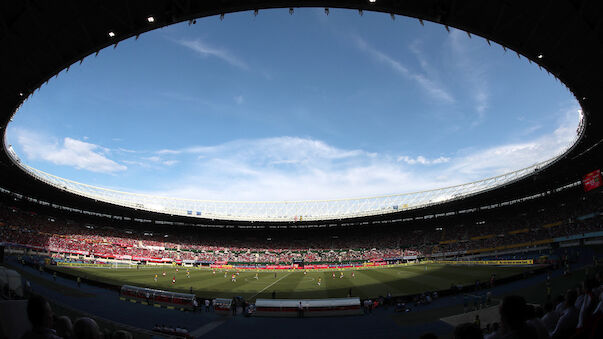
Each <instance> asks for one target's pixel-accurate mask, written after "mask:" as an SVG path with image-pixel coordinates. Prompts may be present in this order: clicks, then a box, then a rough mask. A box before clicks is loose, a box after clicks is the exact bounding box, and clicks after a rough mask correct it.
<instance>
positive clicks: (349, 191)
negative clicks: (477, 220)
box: [147, 110, 577, 201]
mask: <svg viewBox="0 0 603 339" xmlns="http://www.w3.org/2000/svg"><path fill="white" fill-rule="evenodd" d="M574 113H575V111H573V110H572V112H569V111H568V113H567V114H566V115H565V116H564V117H563V118H562V119H561V120H560V122H559V127H558V128H557V129H556V130H555V131H553V132H552V133H550V134H547V135H544V136H541V137H537V138H533V139H531V140H527V141H524V142H520V143H508V144H504V145H499V146H496V147H490V148H482V149H474V150H471V151H459V152H457V153H455V154H451V155H448V156H439V157H434V158H429V157H427V156H424V155H418V156H409V155H401V156H393V155H388V154H381V153H374V152H367V151H365V150H361V149H342V148H338V147H335V146H333V145H329V144H327V143H325V142H323V141H319V140H313V139H307V138H297V137H278V138H265V139H253V140H235V141H231V142H227V143H224V144H219V145H215V146H196V147H188V148H183V149H179V150H163V153H164V154H166V152H167V154H171V155H178V156H180V158H179V159H184V158H189V159H193V160H191V163H192V169H191V170H189V171H188V172H187V173H183V174H182V175H179V176H176V177H178V178H179V179H177V180H173V181H170V182H167V183H166V184H165V185H164V186H162V187H160V188H158V189H157V190H153V191H152V192H149V191H147V193H151V194H159V195H167V196H178V197H187V198H196V199H216V200H252V201H253V200H255V201H257V200H300V199H332V198H349V197H362V196H375V195H379V194H390V193H404V192H414V191H420V190H425V189H432V188H439V187H445V186H449V185H456V184H462V183H467V182H471V181H475V180H479V179H484V178H487V177H491V176H494V175H498V174H502V173H505V172H509V171H513V170H518V169H521V168H524V167H527V166H530V165H533V164H535V163H537V162H540V161H544V160H547V159H549V158H550V157H552V156H554V155H557V154H559V153H560V152H562V151H563V150H565V149H566V147H567V146H568V145H569V142H570V141H571V140H573V138H574V137H575V130H576V126H577V121H576V116H575V114H574ZM191 155H195V156H194V157H193V156H191ZM183 162H184V160H183Z"/></svg>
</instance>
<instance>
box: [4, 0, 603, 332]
mask: <svg viewBox="0 0 603 339" xmlns="http://www.w3.org/2000/svg"><path fill="white" fill-rule="evenodd" d="M300 7H315V8H321V9H323V8H324V11H325V13H326V14H327V15H328V13H329V10H328V9H329V8H331V9H333V8H342V9H351V10H355V11H359V13H360V14H362V11H375V12H381V13H385V14H388V15H391V17H392V18H395V17H396V16H404V17H410V18H415V19H416V20H420V22H421V24H423V21H426V22H427V21H428V22H433V23H436V24H439V25H442V26H443V27H444V28H445V29H446V30H449V29H450V28H455V29H459V30H462V31H464V32H466V33H467V35H474V36H476V37H481V38H483V39H485V40H486V41H487V42H488V44H490V43H496V44H499V45H501V46H503V47H504V48H505V49H509V50H510V51H513V52H514V53H516V54H517V57H519V58H523V59H527V60H529V61H530V62H531V63H533V64H535V65H537V66H538V67H540V68H541V69H542V70H543V71H546V72H548V73H550V74H551V75H552V76H554V77H555V78H556V79H557V80H559V81H560V82H561V83H562V84H563V85H565V86H566V87H567V88H568V89H569V91H570V92H571V93H572V94H573V96H574V97H575V98H576V100H577V102H578V103H579V105H580V108H581V111H582V118H581V121H580V124H579V127H578V130H577V134H576V138H575V141H574V142H573V143H572V144H571V146H570V147H569V148H568V149H567V150H565V151H564V152H563V153H562V154H560V155H558V156H555V157H554V158H552V159H549V160H546V161H544V162H540V163H537V164H535V165H532V166H529V167H526V168H522V169H519V170H515V171H512V172H508V173H505V174H502V175H497V176H493V177H490V178H487V179H482V180H478V181H473V182H470V183H464V184H461V185H455V186H449V187H444V188H439V189H431V190H425V191H421V192H417V193H404V194H395V195H382V196H373V197H369V198H348V199H335V200H300V201H265V202H241V201H209V200H194V199H179V198H170V197H164V196H156V195H145V194H137V193H129V192H124V191H118V190H113V189H107V188H103V187H97V186H91V185H88V184H85V183H80V182H77V181H72V180H69V179H66V178H62V177H58V176H55V175H53V174H50V173H47V172H45V171H41V170H38V169H36V168H33V167H30V166H28V165H27V164H25V163H23V162H22V161H21V160H20V159H19V157H18V156H17V154H16V153H15V151H14V150H13V149H12V147H11V146H10V145H8V144H7V143H6V133H7V127H8V126H9V123H10V121H11V119H12V118H13V116H14V115H15V114H16V113H17V111H18V110H19V108H20V107H21V105H23V103H24V101H25V100H27V98H29V97H30V96H32V95H33V94H34V93H36V91H37V90H39V89H40V88H41V87H42V86H43V85H44V84H45V83H47V82H48V81H49V80H51V79H52V78H53V77H55V76H58V75H59V74H61V73H62V72H67V71H68V70H69V68H70V67H71V66H72V65H74V64H78V63H81V62H82V61H83V60H84V59H85V58H87V57H89V56H91V55H94V54H98V52H99V51H100V50H103V49H105V48H108V47H110V48H115V49H117V50H119V46H118V44H119V43H120V42H121V41H124V40H127V39H130V38H134V39H137V38H138V36H139V35H141V34H144V33H146V32H149V31H152V30H156V29H158V28H162V27H165V26H169V25H173V24H176V23H180V22H189V24H194V23H195V22H196V20H203V18H206V17H209V16H220V17H221V18H223V17H224V15H228V14H230V13H235V12H242V11H251V12H253V13H255V14H256V15H257V13H258V11H262V10H268V9H274V8H278V9H285V10H287V9H288V10H289V11H290V12H289V14H291V13H293V12H294V10H295V9H298V8H300ZM0 8H2V11H0V19H1V23H2V25H0V27H1V28H0V39H1V41H2V46H3V47H2V49H1V50H0V60H2V68H1V71H0V74H1V78H2V79H3V86H2V87H1V88H0V93H1V94H0V95H1V96H0V97H1V98H2V100H1V101H0V105H1V106H0V110H1V111H0V116H1V123H0V129H1V130H2V133H3V137H4V138H5V142H3V143H2V144H1V145H0V147H2V151H1V152H0V193H1V194H0V199H1V200H0V207H1V209H0V232H1V234H2V238H1V239H0V242H1V243H2V244H1V246H2V247H1V248H2V251H1V252H0V258H2V260H0V261H1V262H2V264H3V266H2V269H3V271H2V272H3V273H2V283H3V286H2V287H3V291H2V298H3V299H6V300H3V301H2V305H1V306H0V307H1V309H2V316H1V318H2V319H0V336H1V337H6V338H17V337H19V338H20V337H22V335H23V334H24V333H25V332H27V331H30V330H32V331H34V334H37V335H40V333H36V332H35V331H36V330H39V329H40V328H51V327H52V326H47V325H48V324H47V323H46V324H41V323H34V321H32V317H31V315H30V316H29V321H28V315H29V314H30V313H31V312H30V311H29V310H30V308H32V307H33V306H31V307H30V306H28V301H27V298H28V297H29V298H30V304H33V303H34V302H33V301H31V300H37V301H38V302H41V303H42V308H45V306H46V300H48V302H49V304H48V305H50V306H51V307H52V309H53V310H54V313H55V314H56V315H58V316H67V317H68V319H69V318H71V319H73V320H74V321H75V320H76V319H79V318H82V317H84V318H91V319H94V320H91V321H79V320H78V321H75V322H76V323H77V322H79V323H80V324H79V325H78V326H76V325H77V324H74V326H73V330H72V331H73V333H72V334H71V336H72V337H74V338H76V337H77V338H79V337H82V338H83V337H98V336H99V335H100V333H99V329H98V328H99V325H100V327H101V331H104V335H105V336H111V333H112V332H113V335H114V336H116V337H117V336H118V335H125V336H130V337H131V336H134V337H145V338H146V337H203V336H206V337H229V338H233V337H275V338H277V337H283V336H287V337H310V336H313V337H333V336H336V337H339V336H344V337H350V338H354V337H360V336H370V337H383V338H386V337H387V338H389V337H404V338H407V337H408V338H412V337H420V336H422V335H425V334H428V333H430V334H431V335H435V336H436V337H440V336H441V337H459V338H461V337H462V338H464V337H469V336H468V335H469V334H467V333H465V334H464V335H465V336H462V335H463V334H462V333H460V332H459V331H457V330H458V329H459V328H460V329H461V330H462V329H463V326H464V325H463V324H465V325H466V323H471V324H473V325H468V326H465V327H464V329H465V330H467V331H471V330H475V327H477V328H478V332H479V334H480V335H482V337H483V335H493V336H494V337H495V335H497V333H496V330H494V329H492V328H491V325H492V327H493V326H494V324H496V326H497V327H500V326H502V329H501V331H503V332H499V334H498V335H499V336H500V335H501V334H500V333H503V334H504V333H506V335H509V336H510V337H520V336H522V335H524V336H525V335H531V334H532V333H533V332H530V331H535V330H534V329H533V328H532V327H531V326H532V325H526V324H528V323H529V321H531V320H534V317H535V316H534V315H532V316H528V315H527V314H528V313H530V312H535V309H538V307H540V308H541V309H540V311H542V312H544V311H543V310H542V308H544V309H547V307H546V304H547V302H548V303H551V302H553V301H556V302H560V303H558V304H557V303H556V304H554V305H558V306H559V308H560V310H559V314H558V315H557V317H558V318H560V317H562V316H564V315H566V314H569V312H570V311H571V310H573V312H575V313H577V314H579V316H578V315H576V316H575V318H576V323H575V324H573V326H569V327H566V328H557V327H556V325H557V323H556V322H555V323H554V324H553V327H552V328H550V327H547V331H548V333H547V334H549V335H551V337H556V338H565V337H572V336H580V337H584V338H596V337H600V334H601V331H603V326H601V324H602V320H601V319H603V318H602V314H601V307H600V305H601V304H600V301H601V300H600V293H601V280H600V275H597V273H598V272H600V270H601V267H600V266H598V262H599V259H598V258H600V257H601V252H602V250H603V247H601V244H602V243H603V228H602V226H601V225H602V224H601V216H602V214H603V210H602V207H601V206H602V205H601V203H602V201H603V195H602V193H603V190H602V189H601V188H600V187H599V186H601V181H602V178H601V170H600V168H601V160H602V155H603V149H602V148H603V145H602V141H603V132H602V131H603V128H602V127H603V121H601V113H599V111H600V110H601V109H603V103H602V102H601V100H602V99H601V96H600V95H599V94H600V91H601V90H602V89H603V82H602V81H601V76H600V74H602V73H603V72H602V73H599V72H598V71H597V69H601V67H602V66H601V63H600V60H601V58H602V57H603V25H602V24H601V19H600V16H601V13H603V4H601V3H600V2H598V1H594V0H593V1H588V0H582V1H569V0H568V1H555V2H550V1H530V2H526V3H523V2H522V3H519V2H517V3H509V2H506V1H488V2H483V1H462V2H461V1H453V0H450V1H448V0H430V1H394V0H376V1H372V0H371V1H365V0H358V1H236V0H233V1H184V0H183V1H126V2H123V1H109V2H106V1H105V2H102V3H97V2H86V1H84V2H82V1H80V2H76V1H66V2H61V3H54V2H49V1H24V2H23V1H9V2H5V3H3V4H1V5H0ZM376 193H378V192H376ZM597 279H599V280H597ZM582 282H583V285H582V287H581V288H578V292H577V293H576V292H575V291H576V289H575V287H576V285H579V284H581V283H582ZM569 289H571V291H569V292H567V291H568V290H569ZM572 291H574V292H572ZM576 294H579V295H576ZM40 295H41V296H43V297H44V298H45V299H42V301H40V299H39V298H38V297H37V296H40ZM558 295H562V298H561V299H554V298H557V296H558ZM513 296H520V297H521V300H519V301H518V298H514V297H513ZM36 298H37V299H36ZM576 299H577V300H579V301H580V303H579V302H578V301H576ZM206 301H207V302H208V303H209V304H206ZM568 301H574V302H575V306H571V305H573V303H572V302H569V303H568ZM564 302H565V304H568V305H570V306H567V307H566V308H564V307H565V306H564V305H565V304H564ZM513 303H515V304H513ZM526 303H527V304H529V305H533V306H531V311H527V310H528V309H530V307H528V306H526ZM206 305H207V306H206ZM501 305H502V306H501ZM505 305H506V306H507V308H505ZM509 305H511V306H509ZM499 306H500V311H499ZM597 306H599V307H597ZM572 307H573V308H572ZM570 308H571V310H570V311H567V310H568V309H570ZM504 310H506V311H507V313H504V312H505V311H504ZM509 310H511V311H509ZM499 312H500V314H499ZM509 314H515V315H516V316H517V317H519V320H517V321H515V322H512V321H510V318H512V317H511V316H510V315H509ZM547 314H548V313H547ZM340 316H342V317H340ZM542 316H543V317H542V319H544V314H542ZM301 317H303V318H304V319H303V320H301V319H283V318H301ZM517 317H516V318H514V319H517ZM306 318H308V319H306ZM480 318H481V319H482V320H481V323H480V322H479V319H480ZM475 319H478V322H477V325H476V321H475ZM528 319H530V320H528ZM578 319H579V320H578ZM54 322H55V324H59V319H58V318H57V319H56V320H55V321H54ZM90 322H95V323H97V324H98V325H94V326H96V330H94V326H92V325H90ZM32 325H33V326H32ZM87 325H90V326H92V328H93V330H94V331H95V333H93V334H91V333H83V332H81V331H78V329H81V327H86V326H87ZM486 325H487V328H486ZM547 325H548V324H547ZM55 330H57V332H54V330H53V333H58V327H57V328H55ZM120 331H121V332H120ZM124 331H125V332H124ZM504 331H507V332H504ZM84 332H85V331H84ZM124 333H125V334H124ZM473 334H475V333H473ZM59 335H60V336H63V335H62V334H61V333H59ZM65 336H67V335H65ZM432 337H433V336H432ZM471 337H472V338H473V336H471ZM476 337H480V336H476Z"/></svg>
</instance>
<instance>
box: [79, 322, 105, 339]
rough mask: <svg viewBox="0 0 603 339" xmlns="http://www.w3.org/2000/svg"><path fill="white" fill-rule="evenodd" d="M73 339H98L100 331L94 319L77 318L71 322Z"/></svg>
mask: <svg viewBox="0 0 603 339" xmlns="http://www.w3.org/2000/svg"><path fill="white" fill-rule="evenodd" d="M73 338H74V339H100V338H101V332H100V329H99V327H98V324H97V323H96V321H94V320H93V319H90V318H79V319H78V320H76V321H75V323H74V324H73Z"/></svg>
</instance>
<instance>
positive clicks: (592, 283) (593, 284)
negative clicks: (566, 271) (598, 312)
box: [584, 278, 599, 293]
mask: <svg viewBox="0 0 603 339" xmlns="http://www.w3.org/2000/svg"><path fill="white" fill-rule="evenodd" d="M598 286H599V284H598V283H597V280H596V279H595V278H588V279H586V280H584V291H585V292H586V293H590V292H592V290H593V289H595V288H597V287H598Z"/></svg>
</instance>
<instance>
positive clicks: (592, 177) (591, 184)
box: [582, 169, 603, 192]
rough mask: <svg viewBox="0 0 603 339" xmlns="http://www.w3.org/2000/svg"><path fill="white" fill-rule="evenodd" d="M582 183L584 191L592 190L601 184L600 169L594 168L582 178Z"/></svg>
mask: <svg viewBox="0 0 603 339" xmlns="http://www.w3.org/2000/svg"><path fill="white" fill-rule="evenodd" d="M582 184H583V185H584V191H585V192H588V191H591V190H594V189H595V188H597V187H599V186H601V185H603V180H602V178H601V170H600V169H598V170H595V171H592V172H590V173H588V174H587V175H585V176H584V177H583V178H582Z"/></svg>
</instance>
